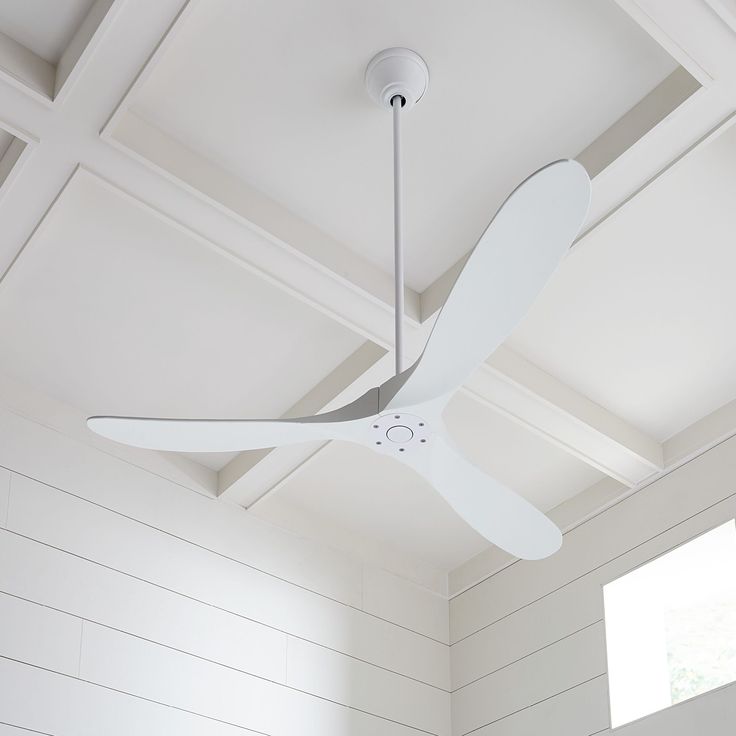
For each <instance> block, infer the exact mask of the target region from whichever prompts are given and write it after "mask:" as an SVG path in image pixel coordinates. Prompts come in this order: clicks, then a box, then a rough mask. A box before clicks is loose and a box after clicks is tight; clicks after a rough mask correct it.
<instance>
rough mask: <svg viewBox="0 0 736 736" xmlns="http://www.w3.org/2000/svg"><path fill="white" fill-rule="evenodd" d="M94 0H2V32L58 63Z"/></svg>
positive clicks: (0, 27) (0, 7) (46, 58)
mask: <svg viewBox="0 0 736 736" xmlns="http://www.w3.org/2000/svg"><path fill="white" fill-rule="evenodd" d="M93 4H94V0H2V3H0V32H2V33H4V34H6V35H7V36H10V37H11V38H12V39H14V40H15V41H17V42H18V43H20V44H22V45H23V46H25V47H26V48H27V49H30V50H31V51H33V53H34V54H36V55H37V56H40V57H41V58H42V59H45V60H46V61H49V62H51V63H52V64H56V63H57V62H58V61H59V58H60V57H61V54H62V53H63V51H64V49H65V48H66V47H67V45H68V44H69V41H71V39H72V36H73V35H74V32H75V31H76V30H77V28H78V27H79V25H80V23H81V22H82V21H83V20H84V17H85V16H86V15H87V12H88V11H89V9H90V8H91V7H92V5H93Z"/></svg>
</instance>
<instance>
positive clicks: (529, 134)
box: [133, 0, 676, 291]
mask: <svg viewBox="0 0 736 736" xmlns="http://www.w3.org/2000/svg"><path fill="white" fill-rule="evenodd" d="M285 18H288V19H289V20H288V22H284V19H285ZM395 45H408V46H410V47H412V48H414V49H415V50H416V51H418V52H419V53H420V54H422V55H423V56H424V57H425V59H426V61H427V62H428V64H429V68H430V74H431V81H430V92H429V94H427V95H426V97H425V99H424V100H423V101H422V103H421V106H419V107H417V108H416V109H415V110H413V111H412V112H411V114H410V115H409V116H407V118H406V125H405V136H404V138H405V167H404V168H405V181H406V242H407V245H406V250H407V255H406V259H407V269H406V273H407V282H408V284H409V285H410V286H412V287H413V288H414V289H417V290H419V291H421V290H423V289H424V288H425V287H426V286H428V285H429V284H430V283H431V282H432V281H434V279H436V278H437V277H438V276H440V275H441V274H442V273H443V272H444V271H445V270H447V268H449V267H450V266H451V265H452V264H453V263H454V262H455V261H457V260H458V259H459V258H460V257H461V256H463V255H464V254H465V253H466V252H467V251H468V250H469V249H470V248H471V247H472V246H473V245H474V243H475V241H476V239H477V237H478V235H479V234H480V233H481V232H482V230H483V228H484V227H485V225H486V224H487V223H488V220H489V219H490V217H491V215H492V214H493V212H494V210H495V208H496V207H497V205H498V204H500V202H501V201H502V200H503V198H504V197H505V195H506V194H508V192H509V191H510V189H512V188H513V187H514V186H515V185H516V184H517V183H518V182H519V181H520V180H521V179H523V178H525V177H526V176H527V175H528V174H529V172H531V171H533V170H534V169H536V168H538V167H539V166H541V165H543V164H545V163H547V162H548V161H550V160H554V159H556V158H562V157H568V156H575V155H577V154H578V153H579V152H580V151H582V150H583V149H584V148H585V147H586V146H588V144H590V143H591V142H592V141H593V140H594V139H595V138H597V137H598V136H599V135H600V134H601V133H602V132H603V131H604V130H605V129H606V128H608V127H609V126H610V125H611V124H612V123H614V122H615V121H616V120H617V119H618V118H619V117H620V116H621V115H622V114H623V113H625V112H626V111H627V110H628V109H629V108H631V107H632V106H633V105H634V104H635V103H637V102H638V101H639V100H640V99H641V98H643V97H644V96H645V95H646V93H647V92H649V91H650V90H651V89H652V88H653V87H655V86H656V85H657V84H658V83H659V82H660V81H662V79H663V78H664V77H666V76H667V75H668V74H669V73H670V72H672V71H673V70H674V69H675V67H676V64H675V62H674V61H673V60H672V59H671V58H670V57H669V56H667V54H665V53H664V52H663V51H662V50H661V49H659V48H658V47H657V46H656V45H655V44H653V43H652V42H651V39H650V38H648V37H647V35H646V34H645V33H644V32H643V31H642V30H641V29H640V28H639V27H638V26H637V25H635V24H634V23H633V22H632V21H631V19H630V18H628V16H626V15H625V14H624V13H623V12H622V11H621V10H620V9H619V8H618V7H617V6H616V5H615V4H614V3H613V2H611V1H610V0H558V1H557V2H554V3H550V2H548V0H532V1H530V2H523V3H519V2H505V3H498V2H495V3H491V2H480V1H479V0H459V1H458V2H452V3H448V2H444V1H443V0H432V1H431V2H430V1H428V0H404V2H400V3H397V2H393V1H392V0H378V1H376V2H370V3H365V2H358V0H350V1H346V0H321V2H320V3H319V6H318V8H316V7H315V6H314V5H313V4H311V3H303V2H300V1H299V0H288V1H287V2H279V3H273V2H248V3H243V2H240V0H207V1H206V2H197V3H196V4H195V5H194V7H193V10H192V12H191V13H190V14H189V16H188V17H187V19H186V20H185V21H184V22H183V23H182V25H181V28H180V29H178V30H177V35H176V37H175V39H174V40H173V42H172V43H171V45H170V46H169V47H168V48H167V51H166V53H165V54H164V55H163V57H162V58H161V60H160V61H159V62H158V63H157V65H156V67H155V69H154V70H153V72H152V73H151V75H150V76H149V77H148V78H147V80H146V82H145V84H144V85H143V86H142V88H140V89H139V90H138V91H137V92H136V96H135V98H134V100H133V108H134V109H135V110H136V112H138V113H139V114H140V115H141V116H142V117H144V118H146V119H148V120H149V121H151V122H153V123H155V124H156V125H157V126H159V127H160V128H162V129H163V130H165V131H166V132H168V133H170V134H172V135H173V136H174V137H176V138H178V139H179V140H180V141H182V142H184V143H185V144H186V145H187V146H189V147H190V148H192V149H194V150H195V151H197V152H199V153H202V154H204V155H205V156H206V157H208V158H210V159H211V160H213V161H214V162H216V163H219V164H220V165H222V166H224V167H227V168H228V169H230V170H231V171H233V172H234V173H235V174H237V175H238V176H239V177H241V178H242V179H243V180H245V181H247V182H248V183H249V184H252V185H253V186H255V187H256V188H258V189H260V190H262V191H263V192H265V193H266V194H268V195H270V196H271V197H273V198H274V199H275V200H277V201H278V202H280V203H281V204H283V205H285V206H286V207H287V208H288V209H289V210H291V211H292V212H295V213H297V214H298V215H300V216H301V217H302V218H304V219H305V220H307V221H309V222H311V223H313V224H314V225H317V226H318V227H320V228H322V229H323V230H324V231H326V232H328V233H329V234H331V235H332V236H334V237H336V238H337V239H338V240H340V241H342V242H343V243H344V244H345V245H346V246H347V247H349V248H351V249H353V250H354V251H356V252H358V253H359V254H360V255H361V256H362V257H364V258H366V259H368V260H370V261H373V262H374V263H376V264H379V265H380V266H381V267H383V268H384V269H385V270H387V271H390V270H391V259H392V253H393V251H392V245H391V237H392V229H391V228H392V220H391V206H392V204H391V203H392V199H391V197H392V193H391V176H390V174H391V169H390V166H391V149H390V141H391V137H390V136H391V130H390V128H391V125H390V117H389V116H388V114H387V113H386V111H382V110H379V109H378V108H375V107H374V106H373V105H372V103H371V102H370V100H369V99H368V98H367V95H366V94H365V91H364V88H363V85H362V75H363V71H364V69H365V65H366V63H367V62H368V60H369V59H370V58H371V56H372V55H373V54H375V53H376V52H377V51H379V50H380V49H382V48H384V47H387V46H395Z"/></svg>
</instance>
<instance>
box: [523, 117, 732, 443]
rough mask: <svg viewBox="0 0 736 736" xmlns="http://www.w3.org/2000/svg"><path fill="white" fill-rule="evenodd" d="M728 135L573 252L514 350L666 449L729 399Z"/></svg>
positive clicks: (692, 157)
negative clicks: (666, 441)
mask: <svg viewBox="0 0 736 736" xmlns="http://www.w3.org/2000/svg"><path fill="white" fill-rule="evenodd" d="M734 202H736V128H734V127H731V128H730V129H729V130H728V131H727V132H726V133H724V134H723V135H721V136H720V137H719V138H717V139H716V140H715V141H713V142H711V143H709V144H707V145H705V146H704V147H703V148H701V149H700V150H699V151H697V152H695V153H693V154H691V155H690V156H688V157H687V158H686V159H685V160H684V161H682V162H681V163H680V164H678V165H676V166H675V167H674V168H673V169H672V170H671V171H669V172H667V173H666V174H665V175H663V176H661V177H660V178H659V179H657V180H656V181H655V182H654V183H652V184H650V185H649V186H648V187H647V188H646V189H645V190H644V191H643V192H641V193H640V194H639V195H637V197H636V198H634V199H633V200H631V201H630V202H628V203H627V204H626V205H625V206H624V207H623V208H622V209H621V210H619V212H617V213H616V214H615V215H614V216H612V217H611V218H609V220H607V221H606V222H605V223H604V224H603V225H601V226H600V227H598V228H597V229H596V230H594V231H593V232H592V234H590V235H589V236H588V237H586V238H585V239H584V240H583V241H582V243H581V244H580V245H578V246H576V247H575V248H574V249H573V250H572V252H571V254H570V255H569V256H568V258H567V260H566V261H565V262H564V264H563V266H562V268H561V269H560V271H559V272H558V273H557V274H556V275H555V276H554V277H553V280H552V282H551V283H550V285H549V287H548V288H547V290H546V291H545V292H544V293H543V294H542V296H541V297H540V299H539V301H538V302H537V303H536V305H535V306H534V307H533V309H532V311H531V313H530V314H529V316H528V317H527V319H526V320H525V321H524V322H523V323H522V325H521V326H520V328H519V329H518V330H517V331H516V333H515V334H514V336H513V338H512V340H511V343H510V344H511V346H512V347H513V348H514V349H516V350H518V351H519V352H521V353H523V354H524V355H525V356H526V357H528V358H529V359H531V360H532V361H533V362H535V363H536V364H537V365H539V366H540V367H542V368H544V369H545V370H546V371H548V372H549V373H551V374H553V375H554V376H556V377H557V378H559V379H561V380H562V381H564V382H565V383H567V384H569V385H570V386H572V387H573V388H575V389H577V390H578V391H580V392H582V393H584V394H586V395H587V396H588V397H590V398H591V399H593V400H594V401H596V402H597V403H599V404H601V405H603V406H605V407H606V408H608V409H610V410H612V411H613V412H614V413H615V414H618V415H619V416H621V417H623V418H625V419H627V420H628V421H630V422H631V423H632V424H634V425H636V426H638V427H640V428H641V429H643V430H645V431H646V432H648V433H650V434H651V435H652V436H653V437H656V438H657V439H659V440H664V439H667V438H668V437H670V436H671V435H673V434H675V433H677V432H679V431H680V430H682V429H684V428H685V427H687V426H689V425H690V424H692V423H693V422H695V421H697V420H698V419H700V418H701V417H703V416H705V415H707V414H709V413H710V412H712V411H714V410H715V409H718V408H719V407H721V406H722V405H724V404H726V403H728V402H729V401H731V400H732V399H734V398H735V397H736V341H735V340H734V314H736V288H734V274H736V248H734V233H735V232H736V207H734Z"/></svg>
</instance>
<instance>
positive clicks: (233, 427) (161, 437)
mask: <svg viewBox="0 0 736 736" xmlns="http://www.w3.org/2000/svg"><path fill="white" fill-rule="evenodd" d="M87 426H88V427H89V428H90V429H91V430H92V431H94V432H96V433H97V434H99V435H102V436H103V437H107V438H108V439H111V440H115V441H116V442H122V443H124V444H126V445H132V446H133V447H145V448H147V449H149V450H173V451H175V452H235V451H239V450H260V449H263V448H266V447H278V446H279V445H289V444H295V443H297V442H310V441H312V440H329V439H334V434H335V431H334V429H331V426H330V424H320V423H308V424H307V423H301V422H298V421H289V420H284V421H278V420H263V421H261V420H259V419H149V418H143V417H90V418H89V419H88V420H87Z"/></svg>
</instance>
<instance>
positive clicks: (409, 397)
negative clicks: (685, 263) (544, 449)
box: [381, 160, 590, 409]
mask: <svg viewBox="0 0 736 736" xmlns="http://www.w3.org/2000/svg"><path fill="white" fill-rule="evenodd" d="M589 204H590V179H589V178H588V174H587V173H586V171H585V169H584V168H583V167H582V166H581V165H580V164H579V163H577V162H576V161H568V160H565V161H557V162H555V163H552V164H549V165H548V166H545V167H544V168H542V169H540V170H539V171H537V172H536V173H535V174H532V175H531V176H530V177H529V178H528V179H526V180H525V181H524V182H523V183H522V184H520V185H519V186H518V187H517V188H516V189H515V190H514V191H513V192H512V194H511V195H510V196H509V198H508V199H507V200H506V202H505V203H504V204H503V206H502V207H501V209H500V210H499V211H498V212H497V214H496V216H495V217H494V218H493V220H492V221H491V223H490V225H488V227H487V228H486V231H485V232H484V233H483V235H482V236H481V238H480V240H479V241H478V244H477V245H476V246H475V249H474V250H473V252H472V253H471V254H470V257H469V258H468V260H467V263H466V264H465V266H464V268H463V270H462V272H461V273H460V275H459V276H458V278H457V281H456V282H455V285H454V287H453V289H452V292H451V293H450V295H449V297H448V298H447V302H446V303H445V305H444V307H443V308H442V311H441V312H440V315H439V317H438V318H437V322H436V323H435V325H434V329H433V330H432V333H431V335H430V336H429V340H427V345H426V347H425V348H424V352H423V353H422V355H421V356H420V358H419V360H417V362H416V363H414V365H413V366H411V367H410V368H409V369H407V370H406V371H404V372H403V373H402V374H400V375H399V376H397V377H395V378H394V379H392V380H390V381H388V382H387V383H386V384H384V386H383V387H382V392H383V393H384V394H386V397H385V398H384V396H382V397H381V408H382V409H384V408H388V409H392V408H398V407H407V406H414V405H417V404H422V403H424V402H426V401H430V400H433V399H437V398H439V397H442V396H446V395H449V394H450V393H451V392H453V391H455V390H456V389H457V388H458V387H459V386H461V385H462V384H463V383H464V382H465V380H466V379H467V378H468V377H469V376H470V375H471V373H472V372H473V371H474V370H475V369H476V368H477V367H478V366H479V365H480V364H481V363H482V362H483V361H484V360H486V359H487V358H488V356H489V355H490V354H491V353H492V352H493V351H494V350H495V349H496V348H497V347H498V346H499V345H500V344H501V343H502V342H503V341H504V340H505V339H506V338H507V337H508V336H509V335H510V334H511V332H512V331H513V329H514V328H515V327H516V325H517V324H518V323H519V321H520V320H521V319H522V317H523V316H524V315H525V314H526V312H527V310H528V309H529V307H530V306H531V305H532V303H533V301H534V299H535V298H536V297H537V295H538V294H539V292H540V291H541V290H542V288H543V287H544V285H545V284H546V283H547V281H548V279H549V278H550V276H551V275H552V273H553V272H554V270H555V269H556V268H557V266H558V264H559V263H560V261H561V260H562V258H563V256H564V255H565V253H566V252H567V251H568V249H569V247H570V245H571V244H572V242H573V240H574V239H575V236H576V235H577V234H578V232H579V230H580V228H581V227H582V225H583V222H584V221H585V217H586V215H587V212H588V207H589ZM397 389H398V390H397Z"/></svg>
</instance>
